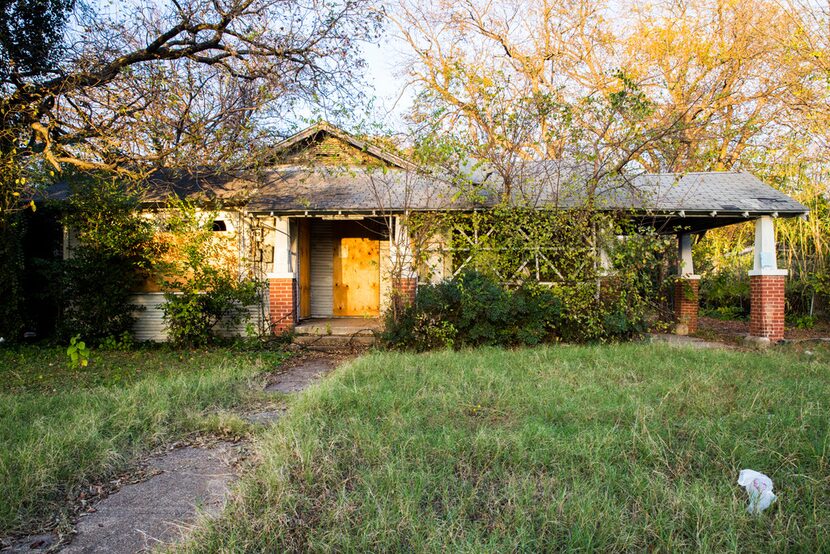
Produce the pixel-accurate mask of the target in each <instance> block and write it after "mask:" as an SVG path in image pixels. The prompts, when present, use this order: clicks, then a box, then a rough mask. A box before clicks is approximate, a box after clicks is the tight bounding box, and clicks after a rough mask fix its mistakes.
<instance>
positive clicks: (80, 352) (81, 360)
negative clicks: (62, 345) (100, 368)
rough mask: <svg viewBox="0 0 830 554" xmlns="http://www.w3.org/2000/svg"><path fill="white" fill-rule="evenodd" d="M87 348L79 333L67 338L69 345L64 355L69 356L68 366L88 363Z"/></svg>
mask: <svg viewBox="0 0 830 554" xmlns="http://www.w3.org/2000/svg"><path fill="white" fill-rule="evenodd" d="M89 352H90V351H89V348H87V346H86V343H85V342H84V341H82V340H81V335H75V336H74V337H72V338H71V339H69V347H68V348H67V349H66V355H67V357H68V358H69V367H86V366H87V365H89Z"/></svg>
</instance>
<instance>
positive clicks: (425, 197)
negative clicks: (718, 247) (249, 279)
mask: <svg viewBox="0 0 830 554" xmlns="http://www.w3.org/2000/svg"><path fill="white" fill-rule="evenodd" d="M319 133H326V134H329V135H331V136H334V137H337V138H338V139H340V140H343V141H345V142H346V143H348V144H349V145H351V146H352V147H354V148H358V149H360V150H361V151H364V152H369V153H370V154H372V155H373V156H375V157H377V158H380V159H381V160H383V161H385V162H386V164H387V166H386V167H380V168H378V167H365V166H364V167H345V166H341V165H274V166H272V167H270V168H267V169H264V170H257V171H238V172H211V171H198V170H193V171H190V172H171V171H158V172H156V173H155V174H154V175H153V176H151V177H150V178H149V179H148V180H147V182H146V185H145V187H144V191H145V197H144V202H145V203H146V204H147V205H154V204H155V205H159V204H163V203H165V202H166V201H167V200H168V199H169V198H170V197H171V196H173V195H175V196H179V197H184V198H190V199H195V200H204V199H209V200H210V199H217V200H220V201H221V202H222V203H224V204H226V205H229V204H235V205H238V206H244V207H245V208H246V209H247V210H249V211H251V212H259V213H272V212H273V213H275V214H308V215H313V214H325V213H338V212H343V213H372V212H375V213H377V212H403V211H407V210H410V211H419V210H420V211H430V210H472V209H480V208H486V207H488V206H492V205H494V204H495V203H496V202H497V201H498V200H499V199H500V196H499V192H498V191H501V190H503V187H502V183H501V182H500V181H499V179H498V177H497V176H496V174H495V173H494V172H492V171H489V170H488V169H487V168H486V166H484V165H482V164H478V165H477V166H474V167H475V169H474V170H461V171H459V173H462V175H461V177H462V178H461V179H459V178H458V177H459V176H458V175H452V176H449V175H440V174H439V175H436V174H427V173H426V172H423V171H418V170H417V168H416V166H415V165H414V164H412V163H411V162H409V161H407V160H404V159H403V158H401V157H399V156H397V155H395V154H391V153H389V152H387V151H385V150H383V149H380V148H378V147H375V146H373V145H371V144H369V143H367V142H365V141H361V140H359V139H356V138H354V137H352V136H351V135H349V134H347V133H345V132H343V131H341V130H339V129H337V128H335V127H332V126H331V125H329V124H327V123H320V124H318V125H315V126H313V127H310V128H308V129H306V130H304V131H302V132H300V133H298V134H296V135H294V136H293V137H291V138H289V139H286V140H285V141H283V142H281V143H279V144H278V145H277V146H276V147H275V150H276V151H279V150H287V149H290V148H294V147H296V146H297V145H299V144H301V143H302V141H306V140H310V139H312V138H313V137H315V136H317V135H318V134H319ZM590 179H591V172H590V171H589V168H588V167H586V166H581V165H578V164H567V163H565V162H561V161H537V162H527V163H525V164H523V165H522V166H521V167H520V169H519V171H518V172H517V174H516V178H515V179H514V180H513V184H512V199H513V202H514V203H516V204H517V205H525V206H533V207H537V208H546V209H555V208H573V207H577V206H580V205H583V204H584V203H585V201H586V199H587V198H588V194H587V192H586V189H587V186H586V183H589V182H590ZM464 183H467V185H466V186H465V185H464ZM465 188H470V189H472V190H473V194H464V193H465V192H467V191H465V190H464V189H465ZM67 195H68V188H67V187H65V186H64V187H63V188H62V189H61V187H53V188H52V189H50V193H49V194H48V197H50V198H52V199H61V197H63V198H65V197H66V196H67ZM593 197H594V202H595V205H596V206H597V207H598V208H600V209H603V210H608V211H612V210H626V211H631V212H632V214H633V215H634V216H635V217H639V218H640V219H641V220H643V221H644V222H647V223H649V224H652V225H654V226H656V227H659V228H660V229H662V230H670V231H671V230H677V229H681V228H683V229H689V230H692V231H697V230H703V229H707V228H712V227H718V226H723V225H729V224H732V223H737V222H740V221H743V220H745V219H747V218H755V217H758V216H761V215H777V216H781V217H793V216H798V215H804V214H807V213H808V209H807V208H806V207H805V206H803V205H802V204H800V203H799V202H797V201H795V200H793V199H792V198H790V197H789V196H787V195H786V194H784V193H783V192H781V191H779V190H776V189H774V188H772V187H770V186H769V185H766V184H765V183H763V182H762V181H761V180H759V179H758V178H757V177H755V176H753V175H751V174H749V173H745V172H705V173H683V174H673V173H664V174H640V175H627V176H620V177H617V178H615V179H610V178H606V179H604V180H602V181H601V182H600V183H598V184H597V185H596V188H595V194H594V196H593Z"/></svg>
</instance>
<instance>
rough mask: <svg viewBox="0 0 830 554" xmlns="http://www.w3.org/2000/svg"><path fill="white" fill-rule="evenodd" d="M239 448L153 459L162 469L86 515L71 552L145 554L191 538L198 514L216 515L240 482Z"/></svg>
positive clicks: (196, 450)
mask: <svg viewBox="0 0 830 554" xmlns="http://www.w3.org/2000/svg"><path fill="white" fill-rule="evenodd" d="M233 455H234V452H233V448H232V446H231V445H230V444H228V443H222V444H219V445H217V446H215V447H212V448H194V447H184V448H178V449H176V450H171V451H170V452H167V453H165V454H163V455H162V456H158V457H155V458H153V459H151V460H150V466H151V467H152V468H153V469H156V470H158V471H160V473H159V474H158V475H156V476H154V477H151V478H150V479H148V480H147V481H143V482H141V483H136V484H134V485H127V486H125V487H124V488H122V489H121V490H119V491H118V492H116V493H115V494H113V495H111V496H109V497H107V498H105V499H104V500H102V501H101V502H98V503H97V504H96V505H95V510H96V511H95V512H93V513H90V514H86V515H84V516H82V517H81V519H80V521H79V522H78V525H77V535H76V536H75V538H74V540H73V541H72V543H71V544H69V545H68V546H67V547H66V548H64V549H63V551H62V552H65V553H67V554H87V553H92V552H144V551H149V550H151V549H152V548H154V547H156V546H159V545H163V544H169V543H171V542H175V541H177V540H179V539H181V537H182V536H183V535H184V534H186V532H187V531H188V529H189V526H190V525H191V524H192V523H193V521H195V519H196V516H197V513H199V512H204V513H207V514H209V515H216V514H218V513H219V512H220V511H221V510H222V507H223V506H224V504H225V498H226V496H227V492H228V490H229V488H230V485H231V483H232V482H233V481H234V480H235V479H236V473H235V472H234V469H233V466H232V459H233Z"/></svg>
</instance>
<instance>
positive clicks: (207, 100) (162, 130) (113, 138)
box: [0, 0, 379, 336]
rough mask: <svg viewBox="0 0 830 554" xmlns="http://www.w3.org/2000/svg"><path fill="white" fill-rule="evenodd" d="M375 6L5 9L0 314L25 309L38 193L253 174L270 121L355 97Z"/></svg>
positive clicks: (311, 1) (0, 37) (319, 0)
mask: <svg viewBox="0 0 830 554" xmlns="http://www.w3.org/2000/svg"><path fill="white" fill-rule="evenodd" d="M372 2H373V0H334V1H327V0H299V1H293V0H168V1H164V2H160V1H159V2H157V1H155V0H138V1H135V2H129V3H123V4H121V3H114V4H109V5H105V4H100V5H95V7H93V5H92V4H86V3H84V2H77V3H76V2H74V1H73V0H63V1H62V0H40V1H36V0H11V1H8V2H4V3H3V4H2V9H0V14H2V18H0V19H2V21H1V22H0V26H1V27H0V30H1V31H2V33H0V240H2V243H3V246H2V247H0V266H2V267H3V275H2V277H3V278H2V279H0V281H1V282H2V283H3V284H2V285H0V286H2V287H3V291H0V292H3V293H4V294H3V296H4V297H5V298H7V299H8V301H7V302H5V303H4V306H5V307H7V308H9V309H11V308H12V307H14V309H13V310H12V311H17V306H18V305H19V303H20V302H21V299H20V295H19V287H17V286H16V285H15V283H16V278H17V277H16V271H17V269H16V268H18V266H19V264H18V263H16V262H15V260H17V259H19V258H20V252H19V248H16V247H14V244H16V240H17V235H18V234H19V232H20V225H19V222H15V221H14V213H15V212H19V211H20V210H21V209H22V208H23V207H24V206H25V205H26V203H24V202H21V199H23V198H26V197H29V196H30V195H31V193H32V192H33V190H32V189H31V188H30V186H31V183H32V182H33V181H39V182H42V181H43V180H44V177H45V178H46V179H48V178H49V175H48V172H52V173H59V172H60V171H62V170H63V168H65V167H67V166H71V167H73V168H75V169H77V170H81V171H92V172H98V173H99V174H100V172H114V173H121V174H128V175H129V177H131V178H136V177H141V176H143V175H146V174H147V173H150V172H152V171H153V170H154V169H155V168H157V167H162V166H167V167H169V166H186V167H192V166H194V165H224V166H228V165H235V166H239V165H242V164H249V163H251V158H250V156H249V154H250V153H251V151H252V150H256V147H257V146H258V141H262V140H263V139H265V138H267V137H268V136H269V134H270V132H269V131H270V130H269V129H268V128H267V125H266V123H268V120H269V119H270V121H274V120H276V121H281V120H282V119H283V116H284V111H285V109H286V108H289V107H291V105H292V104H293V103H297V102H306V103H326V102H328V103H336V102H350V101H351V102H354V101H356V99H358V98H359V93H358V92H357V88H358V87H357V82H358V81H359V79H358V76H357V70H358V69H359V68H360V67H361V65H362V61H361V59H360V56H359V53H360V45H361V42H363V41H366V40H372V39H373V38H374V37H375V36H376V33H377V31H378V21H379V15H378V14H377V12H376V11H375V10H373V6H372ZM27 202H28V198H27ZM29 205H30V206H31V207H32V209H34V204H33V203H29ZM3 319H4V321H12V320H14V319H15V318H12V317H4V318H3ZM17 319H19V318H17ZM19 328H20V326H19V325H15V326H13V327H9V329H10V330H9V331H4V327H2V326H0V333H3V334H4V336H12V335H15V334H18V333H19Z"/></svg>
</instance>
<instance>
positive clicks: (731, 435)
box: [183, 344, 830, 552]
mask: <svg viewBox="0 0 830 554" xmlns="http://www.w3.org/2000/svg"><path fill="white" fill-rule="evenodd" d="M828 367H830V355H828V353H827V352H826V351H824V352H818V353H813V354H812V355H811V354H808V353H806V352H796V351H790V352H772V353H765V354H758V353H741V352H726V351H693V350H678V349H671V348H668V347H659V346H649V345H637V344H631V345H622V346H596V347H550V348H539V349H529V350H520V351H503V350H494V349H485V350H478V351H470V352H462V353H452V352H441V353H434V354H428V355H403V354H394V353H377V354H373V355H370V356H367V357H364V358H361V359H359V360H358V361H356V362H353V363H352V364H350V365H349V366H347V367H345V368H343V369H341V370H340V371H338V372H336V373H335V374H334V375H333V376H332V377H331V378H329V379H327V380H325V381H324V382H322V383H321V384H319V385H317V386H315V387H312V388H311V389H309V390H308V391H307V392H306V393H304V394H303V395H302V396H301V397H299V398H298V399H297V401H296V402H295V403H294V405H293V408H292V410H291V411H290V413H289V415H288V416H287V417H286V418H284V419H283V420H281V421H280V422H279V423H278V424H277V425H276V426H275V427H274V428H273V429H271V430H270V431H269V432H268V434H267V435H266V437H265V438H264V439H263V441H262V442H261V444H260V446H259V448H260V451H261V456H262V464H261V466H260V467H259V468H258V469H257V470H256V471H255V472H254V473H253V474H251V475H249V476H248V477H247V478H246V479H245V480H243V482H242V483H241V485H240V488H239V490H238V493H237V495H236V498H235V499H234V501H233V503H232V504H231V505H230V506H229V507H228V509H227V510H226V511H225V513H224V515H223V516H222V517H221V518H220V519H219V520H217V521H214V522H206V523H205V524H204V525H205V526H204V527H202V528H201V529H200V530H199V531H198V533H197V535H196V538H195V539H194V541H193V542H192V543H190V544H188V545H185V546H184V547H183V549H185V550H191V551H206V552H207V551H210V552H212V551H220V550H221V551H269V552H280V551H308V550H311V551H450V552H456V551H458V552H464V551H466V552H479V551H493V552H508V551H526V552H535V551H550V550H583V551H588V550H600V551H606V552H609V551H644V550H648V551H675V550H680V549H690V550H700V551H718V552H721V551H750V552H752V551H755V552H768V551H782V550H789V551H801V552H818V551H827V550H828V549H830V466H829V465H828V454H830V451H828V446H830V444H829V441H830V435H829V434H828V431H830V429H828V418H829V417H830V416H828V413H829V412H828V408H830V406H828V404H830V369H828ZM742 468H752V469H756V470H759V471H762V472H765V473H767V474H768V475H770V476H771V477H772V479H773V480H774V482H775V490H776V493H778V495H779V501H778V502H777V503H776V504H774V505H773V507H772V508H771V509H769V510H768V511H767V512H765V513H763V514H762V515H761V516H758V517H755V516H750V515H749V514H747V513H746V512H745V508H746V493H745V492H744V491H743V490H742V489H740V488H739V487H738V486H737V484H736V481H737V477H738V472H739V470H740V469H742Z"/></svg>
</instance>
